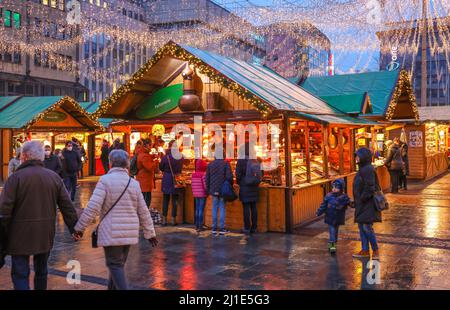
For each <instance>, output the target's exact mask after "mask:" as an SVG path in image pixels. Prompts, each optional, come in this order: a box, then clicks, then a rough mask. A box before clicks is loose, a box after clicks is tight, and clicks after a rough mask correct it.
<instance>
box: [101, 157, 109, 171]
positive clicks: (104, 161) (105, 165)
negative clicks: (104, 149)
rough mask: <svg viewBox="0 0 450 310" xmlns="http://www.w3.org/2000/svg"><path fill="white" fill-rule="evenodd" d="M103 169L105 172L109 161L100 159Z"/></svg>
mask: <svg viewBox="0 0 450 310" xmlns="http://www.w3.org/2000/svg"><path fill="white" fill-rule="evenodd" d="M102 165H103V170H105V174H107V173H108V171H109V161H108V160H104V159H102Z"/></svg>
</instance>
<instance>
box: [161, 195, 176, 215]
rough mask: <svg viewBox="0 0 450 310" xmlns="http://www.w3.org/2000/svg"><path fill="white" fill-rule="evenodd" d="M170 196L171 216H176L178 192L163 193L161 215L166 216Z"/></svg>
mask: <svg viewBox="0 0 450 310" xmlns="http://www.w3.org/2000/svg"><path fill="white" fill-rule="evenodd" d="M171 198H172V218H176V217H177V200H178V194H164V195H163V216H167V213H169V200H170V199H171Z"/></svg>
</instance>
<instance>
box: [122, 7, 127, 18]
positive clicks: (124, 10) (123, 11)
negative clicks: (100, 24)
mask: <svg viewBox="0 0 450 310" xmlns="http://www.w3.org/2000/svg"><path fill="white" fill-rule="evenodd" d="M122 14H123V15H125V16H127V10H126V9H125V8H123V9H122Z"/></svg>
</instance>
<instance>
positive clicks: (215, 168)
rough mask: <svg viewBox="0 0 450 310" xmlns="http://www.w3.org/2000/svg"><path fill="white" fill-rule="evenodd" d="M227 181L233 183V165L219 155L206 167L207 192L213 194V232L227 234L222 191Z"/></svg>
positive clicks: (214, 233) (215, 234)
mask: <svg viewBox="0 0 450 310" xmlns="http://www.w3.org/2000/svg"><path fill="white" fill-rule="evenodd" d="M225 182H228V184H229V185H233V174H232V172H231V165H230V163H229V162H228V161H226V160H225V159H223V155H222V156H221V158H218V157H217V156H215V157H214V160H213V161H212V162H211V163H209V165H208V167H207V168H206V192H207V193H208V194H209V195H211V196H212V199H213V200H212V203H213V207H212V234H213V235H214V236H217V235H225V234H226V232H227V230H226V229H225V215H226V211H225V198H224V195H223V193H222V189H223V187H224V184H225ZM218 210H220V221H219V227H217V211H218Z"/></svg>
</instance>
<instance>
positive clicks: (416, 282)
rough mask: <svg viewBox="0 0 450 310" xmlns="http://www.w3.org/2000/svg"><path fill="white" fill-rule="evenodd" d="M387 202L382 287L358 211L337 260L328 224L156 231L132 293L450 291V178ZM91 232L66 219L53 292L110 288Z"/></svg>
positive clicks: (137, 259) (142, 253)
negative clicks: (71, 275) (72, 265)
mask: <svg viewBox="0 0 450 310" xmlns="http://www.w3.org/2000/svg"><path fill="white" fill-rule="evenodd" d="M94 186H95V183H93V182H89V181H83V182H82V185H81V187H80V191H79V196H78V204H79V202H80V201H81V202H83V203H84V204H85V203H86V202H87V200H88V199H89V197H90V193H91V192H92V190H93V187H94ZM388 198H389V201H390V203H391V208H390V210H388V211H386V212H385V213H384V215H383V216H384V218H383V223H378V224H375V225H374V227H375V231H376V232H377V237H378V241H379V246H380V253H381V260H380V265H379V268H380V269H379V270H380V275H381V281H380V283H379V284H370V283H372V282H370V281H369V282H370V283H369V282H368V281H367V279H368V278H370V275H371V274H372V272H371V270H370V269H369V268H368V267H367V264H368V262H369V261H368V260H356V259H353V258H352V257H351V254H352V253H353V252H354V251H358V250H360V243H359V241H358V240H359V239H358V238H359V234H358V230H357V226H356V225H355V224H353V216H352V211H349V213H348V221H347V225H346V226H344V227H342V228H341V233H340V241H339V244H338V253H337V255H336V256H334V257H332V256H330V255H329V254H328V252H327V239H328V233H327V227H326V226H325V224H323V222H322V221H319V222H316V223H313V224H311V225H309V226H307V227H305V228H300V229H298V230H297V231H296V233H295V234H294V235H285V234H278V233H267V234H257V235H254V236H252V237H247V236H244V235H241V234H237V233H230V234H229V235H227V236H224V237H223V236H221V237H213V236H211V234H210V232H203V233H202V234H200V235H197V234H196V233H195V231H194V229H193V227H192V226H189V225H182V226H177V227H164V228H162V227H158V228H157V234H158V238H159V240H160V244H159V246H158V248H156V249H152V248H151V247H150V244H149V243H148V242H147V241H145V240H141V242H140V243H139V244H138V245H136V246H134V247H132V249H131V251H130V256H129V259H128V263H127V267H126V270H127V275H128V280H129V282H130V286H131V287H132V288H133V289H233V290H240V289H450V268H449V267H448V266H449V264H450V174H447V175H445V176H443V177H441V178H438V179H435V180H433V181H431V182H427V183H425V184H419V183H416V184H413V185H411V186H410V189H409V190H408V191H407V192H400V193H399V194H397V195H391V194H388ZM93 227H94V225H92V226H91V229H92V228H93ZM89 236H90V232H89V231H88V232H86V235H85V238H84V239H83V241H81V242H79V243H74V242H73V241H72V240H71V237H70V236H69V234H68V231H67V229H66V228H65V227H64V225H63V224H62V220H61V219H60V220H59V222H58V224H57V238H56V242H55V247H54V250H53V252H52V255H51V258H50V276H49V289H89V290H92V289H101V290H103V289H106V279H107V270H106V267H105V265H104V257H103V252H102V250H101V249H92V248H91V247H90V237H89ZM71 259H76V260H79V261H80V262H81V272H82V283H81V284H80V285H69V284H67V282H66V274H67V271H68V270H69V269H68V268H67V267H66V264H67V262H68V261H69V260H71ZM8 264H9V261H8ZM9 273H10V268H9V267H8V266H6V267H5V268H4V269H2V270H1V271H0V289H11V287H12V285H11V280H10V275H9Z"/></svg>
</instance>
